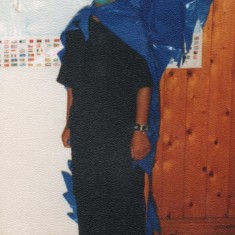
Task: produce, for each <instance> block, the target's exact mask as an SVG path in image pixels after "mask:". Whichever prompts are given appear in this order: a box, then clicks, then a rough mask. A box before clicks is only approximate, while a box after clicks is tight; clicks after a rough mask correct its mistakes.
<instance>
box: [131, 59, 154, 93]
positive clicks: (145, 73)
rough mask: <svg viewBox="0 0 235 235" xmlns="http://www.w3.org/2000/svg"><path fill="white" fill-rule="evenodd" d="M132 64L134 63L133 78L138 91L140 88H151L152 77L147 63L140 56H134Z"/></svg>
mask: <svg viewBox="0 0 235 235" xmlns="http://www.w3.org/2000/svg"><path fill="white" fill-rule="evenodd" d="M134 63H135V66H134V67H135V76H136V79H137V88H138V89H140V88H142V87H152V86H153V81H152V75H151V73H150V70H149V67H148V63H147V62H146V60H145V59H144V58H143V57H142V56H140V55H135V56H134Z"/></svg>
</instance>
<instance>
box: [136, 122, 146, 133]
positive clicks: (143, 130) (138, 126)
mask: <svg viewBox="0 0 235 235" xmlns="http://www.w3.org/2000/svg"><path fill="white" fill-rule="evenodd" d="M134 130H135V131H142V132H146V131H148V125H147V124H144V125H142V124H139V123H135V125H134Z"/></svg>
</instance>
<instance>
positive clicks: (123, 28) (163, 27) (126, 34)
mask: <svg viewBox="0 0 235 235" xmlns="http://www.w3.org/2000/svg"><path fill="white" fill-rule="evenodd" d="M212 1H213V0H129V1H127V0H116V1H115V2H112V3H109V4H106V5H103V6H101V7H96V6H95V4H94V2H93V3H92V4H91V5H89V6H87V7H85V8H83V9H81V10H80V11H79V12H78V13H77V14H76V15H75V16H74V17H73V18H72V20H71V21H70V23H69V24H68V26H67V27H66V29H65V30H64V31H63V32H62V34H61V41H62V44H63V45H64V48H63V49H62V50H61V51H60V52H59V53H58V56H59V58H60V60H61V61H63V55H64V53H65V50H66V47H65V43H66V41H65V33H66V32H67V31H68V30H76V29H78V28H80V29H81V30H82V32H83V34H84V36H85V40H87V39H88V37H89V34H88V19H89V17H90V16H91V15H96V16H97V17H98V18H99V20H100V21H101V22H102V23H103V24H104V25H105V26H106V27H107V28H109V30H110V31H112V32H113V33H115V34H116V35H117V36H118V37H119V38H121V39H122V40H123V41H124V42H125V43H126V44H127V45H129V46H130V47H132V48H133V49H134V50H136V51H137V52H138V53H139V54H140V55H141V56H143V57H144V58H145V59H146V61H147V62H148V65H149V69H150V71H151V74H152V79H153V84H154V86H153V90H152V97H151V105H150V112H149V118H148V123H149V131H148V138H149V140H150V142H151V147H152V149H151V152H150V153H149V154H148V155H147V156H146V157H145V158H144V159H143V160H138V161H136V162H135V164H138V165H139V166H140V167H142V168H143V169H144V170H145V171H146V173H147V174H148V175H149V177H150V179H151V172H152V167H153V164H154V159H155V153H156V143H157V140H158V138H159V128H160V95H159V82H160V79H161V77H162V74H163V72H164V70H165V69H166V67H167V65H168V64H169V62H170V60H171V59H174V60H175V61H176V62H177V65H178V66H180V65H181V63H182V62H184V59H185V53H186V52H188V51H189V49H190V47H191V44H192V36H193V31H194V28H195V26H196V23H197V21H198V20H199V21H200V25H201V26H202V27H203V26H204V24H205V21H206V19H207V15H208V11H209V7H210V5H211V3H212ZM63 174H64V180H65V183H66V185H67V188H68V192H70V197H72V191H71V188H70V186H69V184H71V179H68V176H67V175H66V174H65V173H63ZM65 176H66V177H65ZM150 181H151V180H150ZM64 196H66V200H67V201H68V202H69V203H70V205H71V208H72V209H73V210H75V208H74V204H73V203H74V201H73V199H71V198H69V196H68V195H67V194H66V195H64ZM156 209H157V207H156V205H155V203H154V200H153V195H152V192H151V191H150V192H149V197H148V206H147V219H146V235H152V231H153V230H156V231H158V232H160V231H161V229H160V224H159V220H158V217H157V213H156ZM69 216H70V217H71V218H72V219H74V220H75V221H77V218H73V216H72V215H69Z"/></svg>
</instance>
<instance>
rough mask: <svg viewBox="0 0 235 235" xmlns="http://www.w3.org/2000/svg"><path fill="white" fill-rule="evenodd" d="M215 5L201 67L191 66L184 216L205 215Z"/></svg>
mask: <svg viewBox="0 0 235 235" xmlns="http://www.w3.org/2000/svg"><path fill="white" fill-rule="evenodd" d="M211 28H212V9H211V10H210V14H209V17H208V20H207V22H206V25H205V27H204V30H203V53H202V55H203V58H202V68H201V69H188V71H187V77H188V89H187V92H188V93H187V111H186V143H185V144H186V149H185V186H184V192H185V197H184V205H185V208H184V217H185V218H195V217H205V216H206V186H207V183H206V181H207V175H206V171H207V142H206V141H205V140H206V139H207V135H208V99H209V77H210V52H211Z"/></svg>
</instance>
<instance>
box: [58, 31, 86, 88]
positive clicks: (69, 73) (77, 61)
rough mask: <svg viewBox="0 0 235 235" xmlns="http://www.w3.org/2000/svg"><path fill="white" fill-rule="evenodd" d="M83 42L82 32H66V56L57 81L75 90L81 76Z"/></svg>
mask: <svg viewBox="0 0 235 235" xmlns="http://www.w3.org/2000/svg"><path fill="white" fill-rule="evenodd" d="M82 51H83V40H82V33H81V31H80V30H73V31H67V32H66V41H65V55H64V58H63V60H62V62H61V67H60V71H59V74H58V76H57V79H56V81H57V82H59V83H61V84H63V85H64V86H66V87H71V88H73V87H74V85H75V82H76V78H77V76H78V75H79V74H81V72H82V70H81V66H82Z"/></svg>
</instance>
